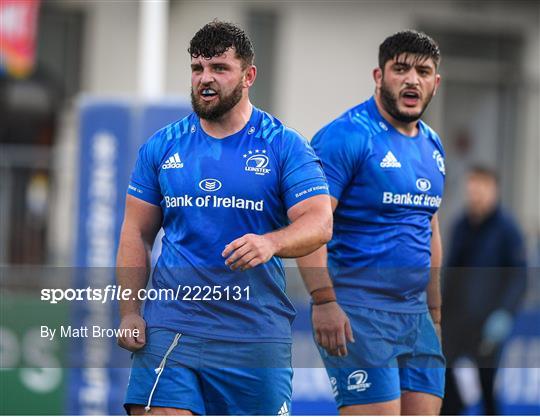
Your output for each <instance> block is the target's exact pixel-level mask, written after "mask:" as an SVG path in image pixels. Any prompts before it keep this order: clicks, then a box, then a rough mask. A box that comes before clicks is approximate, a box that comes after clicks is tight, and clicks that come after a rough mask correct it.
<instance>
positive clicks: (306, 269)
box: [296, 245, 333, 294]
mask: <svg viewBox="0 0 540 417" xmlns="http://www.w3.org/2000/svg"><path fill="white" fill-rule="evenodd" d="M327 258H328V252H327V248H326V245H323V246H321V247H320V248H319V249H317V250H316V251H315V252H313V253H310V254H309V255H307V256H304V257H302V258H298V259H296V263H297V264H298V269H299V270H300V275H301V276H302V280H303V281H304V285H305V286H306V289H307V290H308V292H309V293H310V294H311V293H312V292H313V291H315V290H316V289H318V288H326V287H332V285H333V284H332V279H331V278H330V274H329V273H328V267H327Z"/></svg>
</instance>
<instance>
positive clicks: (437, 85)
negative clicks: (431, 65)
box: [433, 74, 441, 95]
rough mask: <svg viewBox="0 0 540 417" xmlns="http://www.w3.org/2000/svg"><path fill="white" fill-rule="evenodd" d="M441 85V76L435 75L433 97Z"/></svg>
mask: <svg viewBox="0 0 540 417" xmlns="http://www.w3.org/2000/svg"><path fill="white" fill-rule="evenodd" d="M440 84H441V74H435V88H434V89H433V95H435V94H437V90H438V89H439V85H440Z"/></svg>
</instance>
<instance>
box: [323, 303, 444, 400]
mask: <svg viewBox="0 0 540 417" xmlns="http://www.w3.org/2000/svg"><path fill="white" fill-rule="evenodd" d="M342 308H343V309H344V311H345V313H347V316H348V317H349V320H350V322H351V327H352V330H353V334H354V339H355V343H349V344H348V345H347V350H348V355H347V356H346V357H338V356H330V355H328V354H327V352H326V351H325V350H324V349H322V348H321V347H320V346H319V352H320V354H321V357H322V359H323V362H324V365H325V366H326V371H327V373H328V376H329V378H330V384H331V386H332V392H333V393H334V397H335V398H336V403H337V406H338V408H339V407H343V406H347V405H355V404H370V403H378V402H384V401H390V400H394V399H396V398H399V397H400V396H401V391H416V392H425V393H428V394H432V395H435V396H437V397H441V398H443V396H444V374H445V360H444V356H443V354H442V350H441V344H440V341H439V339H438V337H437V334H436V333H435V328H434V326H433V322H432V321H431V316H430V315H429V313H421V314H404V313H391V312H386V311H380V310H374V309H370V308H363V307H350V306H342Z"/></svg>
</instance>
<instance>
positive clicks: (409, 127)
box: [375, 95, 418, 137]
mask: <svg viewBox="0 0 540 417" xmlns="http://www.w3.org/2000/svg"><path fill="white" fill-rule="evenodd" d="M375 104H376V105H377V109H378V110H379V113H380V114H381V116H382V117H383V118H384V119H385V120H386V121H387V122H388V123H390V124H391V125H392V126H393V127H394V129H396V130H397V131H398V132H399V133H401V134H402V135H405V136H409V137H414V136H416V135H417V134H418V120H415V121H414V122H410V123H404V122H400V121H399V120H396V119H394V118H393V117H392V115H391V114H390V113H388V112H387V111H386V109H385V108H384V106H383V105H382V103H381V100H380V97H379V96H378V95H375Z"/></svg>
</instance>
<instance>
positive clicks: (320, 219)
mask: <svg viewBox="0 0 540 417" xmlns="http://www.w3.org/2000/svg"><path fill="white" fill-rule="evenodd" d="M264 236H265V237H268V238H269V239H270V240H271V241H272V242H273V244H274V245H275V248H276V251H275V255H276V256H279V257H281V258H298V257H301V256H305V255H308V254H310V253H311V252H313V251H314V250H316V249H318V248H320V247H321V246H322V245H324V244H325V243H326V242H328V241H329V240H330V238H331V237H332V216H331V215H328V210H325V209H324V208H323V209H321V210H311V211H308V212H306V213H304V214H303V215H301V216H300V217H298V218H297V219H295V220H294V221H293V222H292V223H291V224H290V225H288V226H287V227H285V228H283V229H280V230H276V231H275V232H271V233H268V234H266V235H264Z"/></svg>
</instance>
